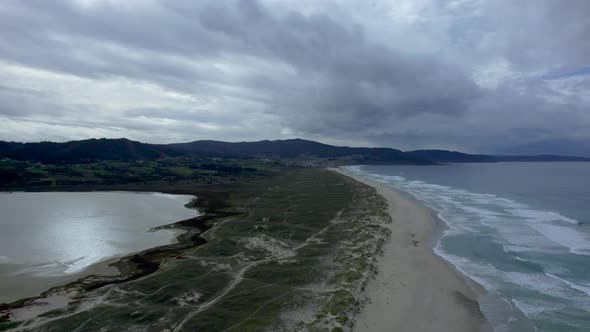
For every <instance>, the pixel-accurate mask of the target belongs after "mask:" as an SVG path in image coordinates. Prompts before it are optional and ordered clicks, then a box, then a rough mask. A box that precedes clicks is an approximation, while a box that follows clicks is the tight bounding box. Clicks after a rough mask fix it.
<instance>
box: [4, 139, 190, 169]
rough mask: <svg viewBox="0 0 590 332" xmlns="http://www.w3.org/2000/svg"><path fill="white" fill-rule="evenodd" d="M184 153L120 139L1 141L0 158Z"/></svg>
mask: <svg viewBox="0 0 590 332" xmlns="http://www.w3.org/2000/svg"><path fill="white" fill-rule="evenodd" d="M179 155H182V154H181V153H180V152H178V151H176V150H174V149H172V148H170V147H167V146H164V145H155V144H146V143H141V142H136V141H130V140H128V139H125V138H121V139H105V138H101V139H89V140H82V141H71V142H65V143H53V142H40V143H15V142H0V158H11V159H17V160H28V161H33V162H42V163H55V162H83V161H89V160H153V159H162V158H167V157H175V156H179Z"/></svg>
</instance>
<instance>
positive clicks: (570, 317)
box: [345, 163, 590, 331]
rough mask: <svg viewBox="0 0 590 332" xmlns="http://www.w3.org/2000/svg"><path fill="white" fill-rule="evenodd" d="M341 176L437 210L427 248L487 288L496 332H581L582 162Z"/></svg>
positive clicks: (585, 255) (584, 257)
mask: <svg viewBox="0 0 590 332" xmlns="http://www.w3.org/2000/svg"><path fill="white" fill-rule="evenodd" d="M345 170H346V171H347V172H350V173H353V174H356V175H360V176H363V177H366V178H369V179H372V180H374V181H378V182H380V183H383V184H384V185H386V186H390V187H392V188H396V189H399V190H402V191H405V192H407V193H410V194H412V195H413V196H414V197H415V198H417V199H418V200H420V201H422V202H424V203H425V204H426V205H428V206H429V207H431V208H432V209H433V210H435V211H436V212H437V213H438V215H439V217H440V218H441V219H442V220H443V221H444V222H445V223H446V224H447V225H448V230H446V231H445V232H444V234H443V236H442V237H441V239H440V240H439V242H438V243H437V245H436V247H435V251H436V252H437V254H439V255H440V256H442V257H443V258H445V259H446V260H447V261H449V262H450V263H452V264H453V265H454V266H456V267H457V269H458V270H460V271H462V272H463V273H464V274H466V275H467V276H469V277H470V278H472V279H473V280H475V281H477V282H478V283H479V284H481V285H482V286H484V287H485V288H486V289H487V290H488V295H486V296H483V297H482V298H481V299H480V304H481V307H482V311H483V312H484V314H485V315H486V316H487V317H488V319H489V320H490V321H491V323H492V324H493V325H494V326H495V328H496V331H590V163H483V164H451V165H443V166H351V167H346V168H345Z"/></svg>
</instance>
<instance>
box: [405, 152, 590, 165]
mask: <svg viewBox="0 0 590 332" xmlns="http://www.w3.org/2000/svg"><path fill="white" fill-rule="evenodd" d="M407 153H408V154H410V155H412V156H416V157H419V158H424V159H428V160H432V161H435V162H439V163H494V162H515V161H521V162H544V161H590V158H585V157H569V156H556V155H531V156H526V155H513V156H509V155H485V154H467V153H463V152H458V151H447V150H415V151H408V152H407Z"/></svg>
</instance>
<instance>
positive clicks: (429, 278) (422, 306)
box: [354, 177, 491, 332]
mask: <svg viewBox="0 0 590 332" xmlns="http://www.w3.org/2000/svg"><path fill="white" fill-rule="evenodd" d="M354 178H355V179H356V180H358V181H360V182H363V183H366V184H368V185H370V186H373V187H375V188H376V189H377V190H378V192H379V194H381V195H382V196H383V197H385V198H386V199H387V201H388V202H389V212H390V214H391V217H392V219H393V223H391V224H389V225H388V227H389V228H390V229H391V232H392V233H391V234H392V235H391V239H390V241H389V242H388V243H387V244H386V245H385V246H384V248H383V255H382V256H380V257H378V274H377V275H376V276H375V278H374V279H373V280H371V281H370V282H369V284H368V285H367V287H366V290H365V291H366V293H365V295H366V296H367V297H368V300H369V303H367V304H366V305H365V306H364V307H363V309H362V310H361V313H360V314H359V315H358V316H357V317H356V323H355V329H354V330H355V331H359V332H363V331H371V332H381V331H396V332H402V331H422V332H424V331H454V332H461V331H470V332H471V331H491V327H490V326H489V324H488V323H487V321H486V320H485V318H484V316H483V315H482V314H481V312H480V310H479V305H478V303H477V300H476V299H477V296H478V294H477V293H476V291H474V288H477V286H476V285H475V284H473V283H471V282H470V281H469V280H468V279H466V278H465V277H464V276H462V275H461V274H460V273H459V272H457V271H456V270H455V269H454V268H453V267H451V266H450V265H449V264H448V263H447V262H445V261H444V260H443V259H442V258H440V257H439V256H437V255H436V254H435V253H434V251H433V249H432V245H431V242H432V239H433V236H434V232H435V230H436V221H435V218H434V216H433V212H432V211H431V210H430V209H428V208H426V207H424V206H422V205H420V204H419V203H418V202H416V201H414V200H413V199H412V198H410V197H406V196H405V195H403V194H401V193H399V192H397V191H394V190H392V189H389V188H387V187H384V186H383V185H380V184H378V183H374V182H371V181H369V180H365V179H363V178H357V177H354ZM482 291H483V290H482Z"/></svg>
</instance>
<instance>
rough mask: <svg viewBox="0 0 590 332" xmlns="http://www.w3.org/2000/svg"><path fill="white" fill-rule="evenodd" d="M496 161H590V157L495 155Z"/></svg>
mask: <svg viewBox="0 0 590 332" xmlns="http://www.w3.org/2000/svg"><path fill="white" fill-rule="evenodd" d="M494 158H496V161H529V162H531V161H532V162H536V161H590V158H585V157H568V156H556V155H551V154H541V155H534V156H503V155H500V156H494Z"/></svg>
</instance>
